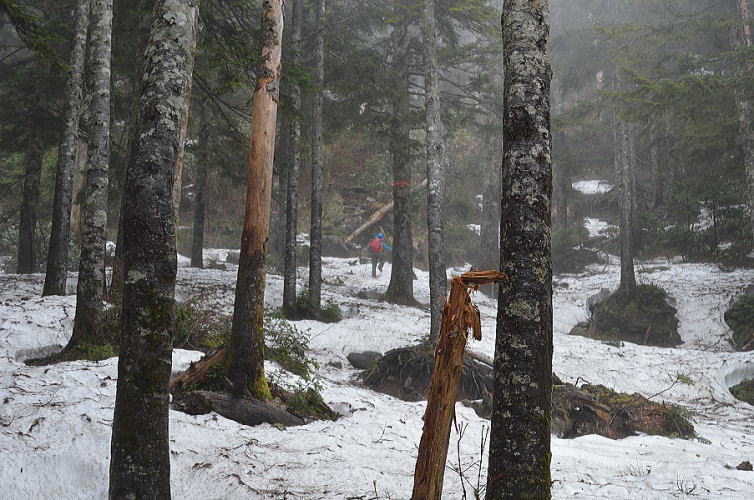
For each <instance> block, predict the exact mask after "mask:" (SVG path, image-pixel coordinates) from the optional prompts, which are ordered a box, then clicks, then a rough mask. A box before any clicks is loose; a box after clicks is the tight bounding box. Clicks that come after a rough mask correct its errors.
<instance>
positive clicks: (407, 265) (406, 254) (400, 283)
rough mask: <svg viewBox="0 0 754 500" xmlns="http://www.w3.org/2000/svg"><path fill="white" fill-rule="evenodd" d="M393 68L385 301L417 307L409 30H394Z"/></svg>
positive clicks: (400, 27) (401, 28) (398, 28)
mask: <svg viewBox="0 0 754 500" xmlns="http://www.w3.org/2000/svg"><path fill="white" fill-rule="evenodd" d="M391 43H392V45H393V48H392V51H393V53H392V68H393V71H394V73H395V75H396V79H397V81H398V82H399V83H398V85H399V90H398V92H396V96H395V99H394V100H393V102H392V104H391V108H392V109H391V118H390V135H389V145H388V149H389V150H390V157H391V160H392V163H393V201H394V209H393V261H392V268H391V272H390V284H389V285H388V289H387V291H386V292H385V298H386V299H387V300H388V301H390V302H393V303H396V304H407V305H413V304H416V300H415V299H414V247H413V234H412V229H411V151H410V144H409V130H408V125H407V120H406V115H405V113H406V110H407V109H408V108H409V103H408V102H407V101H408V99H407V98H408V90H407V89H406V88H405V87H403V86H404V85H408V67H407V60H406V58H407V52H408V43H409V37H408V29H407V27H406V26H405V25H403V26H398V27H396V28H395V29H394V30H393V35H392V40H391Z"/></svg>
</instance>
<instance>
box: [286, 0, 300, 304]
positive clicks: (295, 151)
mask: <svg viewBox="0 0 754 500" xmlns="http://www.w3.org/2000/svg"><path fill="white" fill-rule="evenodd" d="M303 7H304V5H303V0H293V16H292V19H291V26H292V28H293V33H292V35H291V40H292V42H293V47H292V49H293V57H292V60H293V64H294V65H298V64H299V63H300V60H301V56H300V50H301V49H302V47H301V26H302V24H303V14H304V9H303ZM291 107H292V108H293V116H292V117H291V121H290V131H289V134H288V147H289V152H288V185H287V186H286V203H285V264H284V273H283V275H284V276H283V310H284V311H292V310H293V309H294V308H295V306H296V229H297V227H298V177H299V170H300V168H301V117H300V113H301V87H300V85H299V84H298V82H297V81H296V82H293V85H292V86H291Z"/></svg>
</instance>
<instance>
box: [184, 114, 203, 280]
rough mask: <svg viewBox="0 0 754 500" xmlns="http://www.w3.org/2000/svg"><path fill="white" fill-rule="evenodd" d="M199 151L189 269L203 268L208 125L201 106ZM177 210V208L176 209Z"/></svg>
mask: <svg viewBox="0 0 754 500" xmlns="http://www.w3.org/2000/svg"><path fill="white" fill-rule="evenodd" d="M198 146H199V151H198V154H197V155H196V159H197V162H196V163H197V166H196V201H195V206H194V234H193V238H192V240H191V267H198V268H203V267H204V218H205V215H206V212H207V174H208V172H207V170H208V169H209V124H208V123H207V111H206V110H205V109H204V107H203V106H202V110H201V117H200V120H199V144H198ZM176 209H177V207H176Z"/></svg>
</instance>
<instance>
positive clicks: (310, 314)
mask: <svg viewBox="0 0 754 500" xmlns="http://www.w3.org/2000/svg"><path fill="white" fill-rule="evenodd" d="M286 312H287V316H288V318H290V319H293V320H299V319H314V320H317V321H322V322H324V323H337V322H338V321H340V320H341V319H343V314H342V312H341V310H340V306H339V305H338V304H336V303H335V302H333V301H332V300H328V301H327V302H326V303H325V306H324V307H320V308H317V305H316V304H315V303H314V298H313V297H312V292H311V290H309V289H308V288H305V289H304V290H302V291H301V293H299V294H298V296H297V297H296V306H295V308H294V310H293V311H286Z"/></svg>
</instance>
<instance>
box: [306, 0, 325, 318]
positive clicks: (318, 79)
mask: <svg viewBox="0 0 754 500" xmlns="http://www.w3.org/2000/svg"><path fill="white" fill-rule="evenodd" d="M314 5H315V9H316V26H315V30H316V36H315V42H314V44H315V45H314V46H315V49H314V83H315V84H316V87H317V89H316V92H315V93H314V111H313V114H314V116H313V124H312V135H313V137H312V198H311V230H310V232H311V234H310V235H309V241H310V246H309V291H310V292H311V294H312V302H313V305H314V306H315V308H316V309H319V308H320V306H321V304H322V175H323V170H324V168H323V162H324V154H323V150H322V112H323V109H322V108H323V99H324V91H325V0H317V1H316V2H315V4H314Z"/></svg>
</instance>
